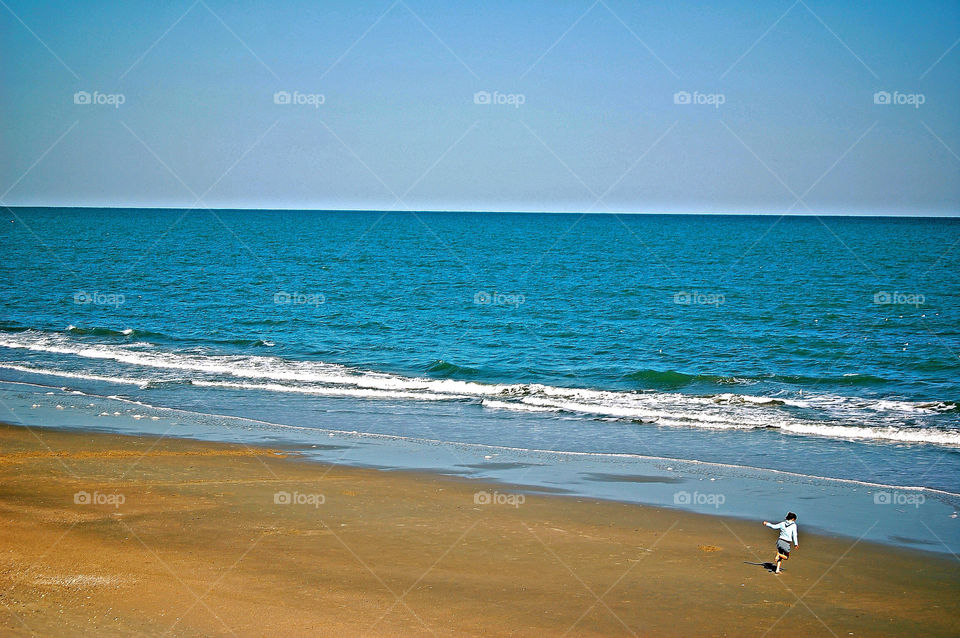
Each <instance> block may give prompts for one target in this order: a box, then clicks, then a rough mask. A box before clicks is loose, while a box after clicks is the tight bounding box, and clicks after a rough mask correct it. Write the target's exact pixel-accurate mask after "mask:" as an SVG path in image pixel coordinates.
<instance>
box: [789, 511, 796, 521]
mask: <svg viewBox="0 0 960 638" xmlns="http://www.w3.org/2000/svg"><path fill="white" fill-rule="evenodd" d="M787 520H788V521H795V520H797V515H796V514H794V513H793V512H787Z"/></svg>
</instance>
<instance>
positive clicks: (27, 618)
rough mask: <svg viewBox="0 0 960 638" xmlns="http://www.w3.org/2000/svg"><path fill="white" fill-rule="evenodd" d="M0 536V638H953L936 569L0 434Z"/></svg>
mask: <svg viewBox="0 0 960 638" xmlns="http://www.w3.org/2000/svg"><path fill="white" fill-rule="evenodd" d="M635 482H636V483H637V489H638V490H642V489H643V488H644V485H643V483H644V481H643V480H640V479H639V478H638V479H637V480H636V481H635ZM478 493H479V495H478ZM488 500H489V501H490V502H489V503H486V501H488ZM0 517H2V521H3V524H2V525H0V602H2V604H0V634H3V635H15V636H19V635H24V636H27V635H35V634H38V635H60V636H72V635H98V636H128V635H142V634H147V635H162V634H164V633H167V632H168V633H169V635H180V636H201V635H240V636H246V635H250V636H259V635H289V636H298V635H321V636H360V635H369V636H378V635H379V636H398V635H399V636H406V635H424V636H426V635H443V636H481V635H484V636H490V635H494V636H497V635H502V636H507V635H510V636H525V635H529V636H545V635H556V636H560V635H568V636H601V635H604V636H606V635H625V636H630V635H637V636H764V635H784V634H789V635H791V636H917V635H924V636H956V635H960V563H958V561H957V559H956V558H955V557H953V556H949V555H947V556H940V555H933V554H927V553H922V552H914V551H908V550H901V549H894V548H890V547H886V546H881V545H876V544H873V543H868V542H856V541H855V540H851V539H844V538H833V537H826V536H818V535H815V534H811V533H808V532H804V529H803V525H802V523H803V522H802V521H801V539H800V543H801V544H800V548H799V549H798V550H796V552H794V554H793V555H792V557H791V559H790V561H789V562H788V563H787V564H786V571H785V573H783V574H781V575H779V576H775V575H773V574H771V573H770V572H769V571H768V570H767V569H766V568H764V567H763V566H762V565H760V564H759V563H762V562H763V561H769V560H770V558H771V556H772V553H773V551H772V550H773V547H774V542H775V540H776V537H775V534H774V533H773V532H772V531H771V530H768V529H765V528H764V527H762V526H761V525H760V522H759V521H757V522H755V523H750V522H745V521H740V520H735V519H727V518H721V517H712V516H701V515H696V514H689V513H683V512H678V511H673V510H669V509H659V508H652V507H642V506H637V505H630V504H621V503H611V502H602V501H594V500H589V499H582V498H572V497H566V496H553V495H530V494H526V495H523V494H521V493H520V492H518V491H516V490H512V489H510V488H507V487H504V486H500V485H497V486H493V485H484V484H482V483H477V482H474V481H468V480H464V479H456V478H448V477H438V476H433V475H425V474H414V473H406V472H388V471H380V470H369V469H356V468H346V467H340V466H329V465H322V464H318V463H313V462H306V461H303V460H299V459H298V458H296V457H295V456H291V455H289V454H288V453H287V452H283V451H280V450H270V449H266V448H247V447H244V446H238V445H227V444H211V443H201V442H196V441H189V440H178V439H158V438H154V437H130V436H121V435H113V434H103V433H78V432H65V431H57V430H47V429H37V428H32V429H27V428H21V427H13V426H4V425H0ZM862 531H865V530H862Z"/></svg>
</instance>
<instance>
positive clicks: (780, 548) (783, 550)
mask: <svg viewBox="0 0 960 638" xmlns="http://www.w3.org/2000/svg"><path fill="white" fill-rule="evenodd" d="M777 554H779V555H781V556H783V557H784V558H790V543H788V542H787V541H781V540H778V541H777Z"/></svg>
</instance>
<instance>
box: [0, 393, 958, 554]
mask: <svg viewBox="0 0 960 638" xmlns="http://www.w3.org/2000/svg"><path fill="white" fill-rule="evenodd" d="M2 384H3V385H5V386H9V387H19V388H29V389H31V390H34V389H35V390H36V392H34V393H33V394H31V395H27V396H13V395H11V396H9V397H5V400H6V401H7V402H8V405H22V406H23V409H24V413H23V414H22V416H21V415H19V414H17V415H16V420H15V422H16V423H18V424H19V425H22V426H31V425H34V424H36V423H38V422H39V423H43V424H46V425H41V426H36V427H42V428H54V429H58V428H59V429H66V430H71V431H78V432H90V431H94V430H96V431H99V432H103V433H106V434H128V435H131V434H132V435H135V436H139V435H144V436H160V435H164V436H167V435H170V436H176V437H185V438H189V439H192V440H196V441H214V442H216V441H219V442H225V443H236V444H241V445H247V446H264V445H265V446H271V445H275V444H280V445H283V446H284V447H285V448H286V449H289V450H296V451H297V452H298V453H300V454H301V455H303V456H304V457H306V458H309V459H310V460H311V462H315V463H321V464H323V463H326V464H337V465H344V466H347V467H361V468H362V467H381V468H383V469H392V470H404V471H411V472H414V473H417V472H423V473H426V474H430V475H442V476H468V477H469V478H470V480H473V481H485V482H488V483H490V484H497V485H504V486H507V487H509V486H517V485H521V486H523V487H522V489H524V490H528V491H531V492H534V493H535V492H538V491H540V492H542V491H544V489H545V488H546V489H547V490H548V491H549V490H550V489H552V488H554V487H555V486H560V487H562V488H565V489H566V490H567V491H568V492H569V493H570V494H573V495H575V496H579V497H583V498H596V499H601V500H604V501H610V502H621V503H629V504H634V505H637V504H639V505H648V506H652V507H663V508H666V509H671V510H676V511H687V512H698V513H704V514H707V515H709V516H721V517H730V518H734V519H738V520H754V519H759V518H764V517H767V516H768V513H769V512H770V511H771V510H773V511H779V509H781V507H782V506H783V503H784V501H792V502H793V505H792V507H794V509H797V508H798V507H799V508H800V509H798V510H797V511H798V512H800V514H801V516H803V517H804V520H805V525H804V527H805V528H806V529H816V530H817V531H820V532H821V533H823V534H826V535H832V536H836V537H838V538H847V539H856V538H857V536H858V534H859V531H856V530H857V528H858V526H859V525H860V521H861V520H866V519H869V520H871V521H872V520H874V518H876V519H877V520H878V521H879V525H878V526H877V527H875V528H872V529H871V530H870V531H869V536H868V539H869V540H872V541H875V542H880V543H882V544H884V545H888V546H891V547H901V548H907V549H915V550H920V551H927V552H932V553H939V554H942V555H944V556H949V555H951V553H952V549H951V544H955V539H956V536H955V528H956V526H955V522H956V521H955V520H953V519H955V518H956V512H957V510H958V508H960V494H956V493H954V492H950V491H947V490H942V489H938V488H935V487H920V486H914V485H905V486H898V485H895V484H892V483H876V482H872V481H864V480H857V479H850V478H842V477H830V476H819V475H812V474H802V473H798V472H792V471H789V470H778V469H772V468H765V467H761V466H751V465H744V464H730V463H722V462H717V461H710V460H698V459H683V458H678V457H671V456H663V455H657V454H639V453H635V452H624V453H615V452H602V451H575V450H563V449H559V450H551V449H540V448H528V447H517V446H515V445H510V444H500V445H494V444H491V443H487V442H480V441H457V440H450V441H448V440H443V439H440V438H429V437H424V436H416V435H408V434H395V433H390V432H382V431H381V432H377V431H372V432H370V431H365V430H364V429H349V428H344V427H343V425H346V424H344V423H342V422H339V420H338V419H335V420H336V421H338V422H336V423H331V424H326V423H323V422H318V423H317V425H316V426H314V427H306V426H305V425H299V424H293V423H278V422H275V421H270V420H266V419H265V418H264V417H263V416H262V415H259V414H254V415H248V416H242V415H239V414H228V413H222V412H198V411H196V410H190V409H186V408H177V407H171V406H156V405H150V404H145V403H143V402H140V401H135V400H131V399H128V398H124V397H122V396H108V397H101V396H99V395H96V394H90V393H89V392H78V391H75V390H74V391H70V390H69V389H68V388H62V387H53V386H48V385H44V384H39V383H31V382H24V381H20V382H15V381H9V382H2ZM43 390H46V391H47V392H45V393H42V394H41V392H42V391H43ZM47 395H49V396H47ZM74 395H76V396H74ZM80 397H83V398H82V400H80V399H79V398H80ZM75 399H76V400H75ZM88 399H89V400H102V401H103V402H104V404H103V406H102V408H100V407H98V408H96V409H94V410H93V411H92V414H96V413H97V412H98V411H100V410H101V409H105V410H106V412H102V413H101V416H100V417H97V418H86V416H85V415H84V410H83V409H81V410H80V411H79V412H75V411H74V409H73V408H76V407H77V406H78V405H81V404H82V405H85V401H86V400H88ZM78 401H79V402H78ZM32 402H36V403H33V404H32V406H31V403H32ZM110 403H114V404H117V405H127V406H129V408H122V407H111V406H110ZM40 404H43V405H40ZM54 404H56V405H54ZM375 407H376V406H374V405H371V408H375ZM64 408H66V411H64ZM117 409H119V410H125V412H124V415H120V416H113V417H111V418H109V419H107V420H102V415H103V414H109V413H112V414H113V415H119V414H120V413H119V412H117V411H116V410H117ZM17 412H18V411H17ZM28 414H29V415H30V416H29V417H28V416H27V415H28ZM150 414H153V415H154V416H152V417H149V418H148V415H150ZM25 417H26V418H25ZM177 417H184V418H187V419H190V421H189V422H190V423H191V425H187V424H186V423H180V422H179V421H178V420H177ZM258 417H259V418H258ZM28 419H29V420H28ZM150 419H154V420H150ZM156 419H159V420H156ZM209 419H215V420H216V421H217V422H216V423H213V422H210V423H207V424H206V425H201V423H202V422H203V421H202V420H209ZM221 421H222V422H221ZM416 421H417V420H416V419H414V420H413V421H412V422H414V423H416ZM194 422H195V423H194ZM360 425H361V426H362V425H363V423H362V422H361V423H360ZM184 426H186V427H184ZM224 426H226V427H224ZM251 426H252V427H253V429H251ZM264 428H265V429H264ZM168 433H172V434H168ZM430 433H432V434H435V432H433V430H430ZM321 442H322V443H328V444H334V445H335V446H336V447H334V448H330V447H329V445H325V444H320V445H316V444H317V443H321ZM441 450H445V452H444V451H441ZM450 455H452V456H450ZM445 456H446V458H444V457H445ZM453 457H455V458H456V461H454V458H453ZM491 458H493V461H490V459H491ZM503 461H512V462H513V463H512V464H511V463H503ZM511 465H512V466H513V467H514V468H518V469H512V468H511ZM622 474H625V475H627V476H629V475H630V474H643V475H650V476H656V477H659V478H660V479H662V480H659V481H655V482H649V483H648V484H647V485H644V487H643V489H642V490H638V489H635V488H636V486H635V485H631V484H630V482H629V481H628V480H623V479H624V476H619V475H622ZM600 475H606V476H608V477H609V479H608V480H598V478H597V477H598V476H600ZM707 480H709V481H711V483H707ZM713 481H716V482H715V483H714V482H713ZM681 482H682V483H684V485H682V486H681V485H671V484H672V483H678V484H679V483H681ZM657 483H660V484H661V485H657ZM708 486H709V487H708ZM787 487H788V489H787V490H786V491H784V489H785V488H787ZM698 491H699V492H700V493H704V492H709V493H712V494H716V493H720V494H723V498H724V499H725V502H724V503H721V504H720V506H717V507H712V506H709V505H706V506H704V505H703V504H699V503H689V502H687V503H684V502H682V501H677V500H676V498H677V496H678V495H679V494H681V493H683V492H692V493H693V494H692V496H696V494H697V492H698ZM884 492H886V493H887V494H888V495H891V494H892V496H893V497H896V498H899V499H901V500H904V501H906V500H909V499H913V500H917V499H919V500H921V501H922V502H921V503H920V505H923V507H921V508H915V507H913V506H912V504H911V505H910V507H909V508H908V512H906V513H904V512H903V511H902V510H903V508H902V507H900V506H898V505H897V503H896V502H895V503H893V505H892V506H890V505H888V506H881V507H877V503H879V501H876V500H875V497H877V496H879V495H881V494H883V493H884ZM748 494H749V495H752V496H750V497H748V496H747V495H748ZM804 503H805V505H806V511H807V512H808V514H810V515H805V514H804ZM861 531H862V530H861Z"/></svg>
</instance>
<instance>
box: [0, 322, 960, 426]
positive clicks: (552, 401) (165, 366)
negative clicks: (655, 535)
mask: <svg viewBox="0 0 960 638" xmlns="http://www.w3.org/2000/svg"><path fill="white" fill-rule="evenodd" d="M144 345H149V344H144ZM0 346H4V347H7V348H14V349H26V350H29V351H33V352H41V353H52V354H66V355H70V356H73V357H79V358H81V359H88V360H100V361H114V362H117V363H121V364H125V365H126V366H130V368H129V370H127V369H126V368H125V369H124V376H117V375H107V374H95V373H91V372H86V371H84V372H76V371H70V370H60V369H56V368H49V367H47V366H43V367H33V366H24V365H21V364H20V363H19V362H18V363H3V364H0V367H2V368H7V369H11V370H17V371H20V372H26V373H37V374H47V375H55V376H59V377H65V378H75V379H84V380H90V381H100V382H106V383H115V384H129V385H136V386H138V387H141V388H152V387H160V386H162V385H164V384H170V383H189V384H192V385H195V386H202V387H210V388H221V389H237V390H255V391H265V392H278V393H296V394H305V395H317V396H332V397H356V398H365V399H397V400H414V401H463V400H466V401H476V402H478V403H480V404H481V405H484V406H486V407H488V408H491V409H498V410H514V411H520V412H565V413H572V414H578V415H589V416H593V417H602V418H614V419H618V420H631V421H641V422H644V423H651V422H652V423H656V424H657V425H661V426H676V427H700V428H708V429H719V430H722V429H727V430H733V429H754V428H770V427H773V428H779V429H780V430H782V431H784V432H789V433H793V434H798V435H809V436H824V437H832V438H840V439H885V440H891V441H900V442H909V443H932V444H939V445H960V431H954V430H944V429H939V428H920V427H905V426H903V425H902V423H900V420H902V419H903V417H904V416H911V415H924V414H936V413H938V412H943V411H946V410H951V409H955V404H951V403H947V402H910V401H902V400H887V399H884V400H871V399H864V398H859V397H846V396H837V395H830V394H826V393H823V394H817V395H810V396H804V397H802V398H797V397H793V396H791V397H768V396H762V395H748V394H734V393H721V394H716V395H710V396H697V395H689V394H682V393H677V392H624V391H610V390H593V389H586V388H565V387H556V386H549V385H543V384H487V383H478V382H472V381H461V380H455V379H431V378H423V377H407V376H402V375H396V374H388V373H381V372H373V371H364V370H357V369H352V368H348V367H346V366H342V365H339V364H331V363H324V362H318V361H294V360H289V359H283V358H280V357H274V356H254V355H233V356H231V355H206V354H199V353H189V352H187V353H184V352H164V351H160V350H157V349H151V350H145V349H143V348H141V347H140V345H139V344H130V345H127V346H116V345H107V344H87V343H78V342H77V341H76V340H73V339H71V338H69V337H68V336H65V335H60V334H50V333H41V332H36V331H25V332H20V333H13V334H4V335H0ZM791 408H792V409H794V411H791ZM795 409H801V410H804V409H813V410H819V411H824V412H827V413H828V414H829V416H830V417H832V419H835V420H840V421H842V422H844V423H846V424H836V422H835V421H833V422H831V421H824V420H823V419H819V418H810V417H809V416H807V417H804V416H802V415H798V414H797V413H796V412H795Z"/></svg>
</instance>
